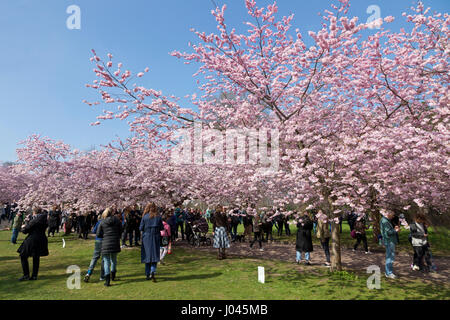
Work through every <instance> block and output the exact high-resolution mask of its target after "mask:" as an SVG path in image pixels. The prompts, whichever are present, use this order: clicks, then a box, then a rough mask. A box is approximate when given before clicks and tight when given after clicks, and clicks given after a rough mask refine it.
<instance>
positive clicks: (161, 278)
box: [114, 270, 222, 285]
mask: <svg viewBox="0 0 450 320" xmlns="http://www.w3.org/2000/svg"><path fill="white" fill-rule="evenodd" d="M221 275H222V273H221V272H214V273H208V274H190V275H182V276H176V275H175V276H172V277H169V276H168V275H166V274H164V273H162V274H160V275H158V272H157V273H156V280H157V282H168V281H190V280H204V279H210V278H215V277H219V276H221ZM138 282H149V280H147V279H146V278H145V273H144V270H142V271H141V272H139V273H133V274H124V275H123V276H121V277H118V281H114V285H121V284H126V283H138Z"/></svg>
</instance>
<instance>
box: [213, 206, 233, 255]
mask: <svg viewBox="0 0 450 320" xmlns="http://www.w3.org/2000/svg"><path fill="white" fill-rule="evenodd" d="M213 236H214V244H213V247H214V248H216V249H218V255H217V259H219V260H222V259H226V254H225V250H226V248H229V247H230V239H229V238H228V234H227V216H226V215H225V213H224V212H223V208H222V207H220V206H219V207H217V209H216V212H215V214H214V220H213Z"/></svg>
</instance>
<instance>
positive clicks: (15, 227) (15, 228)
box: [11, 211, 24, 244]
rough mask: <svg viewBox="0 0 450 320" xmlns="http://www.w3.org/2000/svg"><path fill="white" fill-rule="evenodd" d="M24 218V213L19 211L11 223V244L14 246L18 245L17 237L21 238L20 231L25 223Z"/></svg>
mask: <svg viewBox="0 0 450 320" xmlns="http://www.w3.org/2000/svg"><path fill="white" fill-rule="evenodd" d="M23 218H24V213H23V212H22V211H19V212H18V213H17V214H16V216H15V217H14V219H13V221H12V223H11V230H12V235H11V243H14V244H16V243H17V237H18V236H19V231H20V227H21V226H22V223H23Z"/></svg>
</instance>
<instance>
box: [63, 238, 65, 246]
mask: <svg viewBox="0 0 450 320" xmlns="http://www.w3.org/2000/svg"><path fill="white" fill-rule="evenodd" d="M65 247H66V241H64V238H63V248H65Z"/></svg>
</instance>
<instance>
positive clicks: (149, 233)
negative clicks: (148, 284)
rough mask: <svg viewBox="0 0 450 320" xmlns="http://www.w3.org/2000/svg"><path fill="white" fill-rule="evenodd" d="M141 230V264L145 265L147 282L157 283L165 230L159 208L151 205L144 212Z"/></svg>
mask: <svg viewBox="0 0 450 320" xmlns="http://www.w3.org/2000/svg"><path fill="white" fill-rule="evenodd" d="M139 230H140V231H142V246H141V263H145V275H146V277H147V280H152V281H153V282H156V278H155V273H156V266H157V264H158V262H159V261H160V249H161V245H160V242H161V233H160V232H161V230H164V226H163V223H162V219H161V217H160V216H159V215H158V208H157V207H156V205H155V204H154V203H149V204H148V205H147V206H146V207H145V210H144V216H143V217H142V220H141V224H140V226H139Z"/></svg>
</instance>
